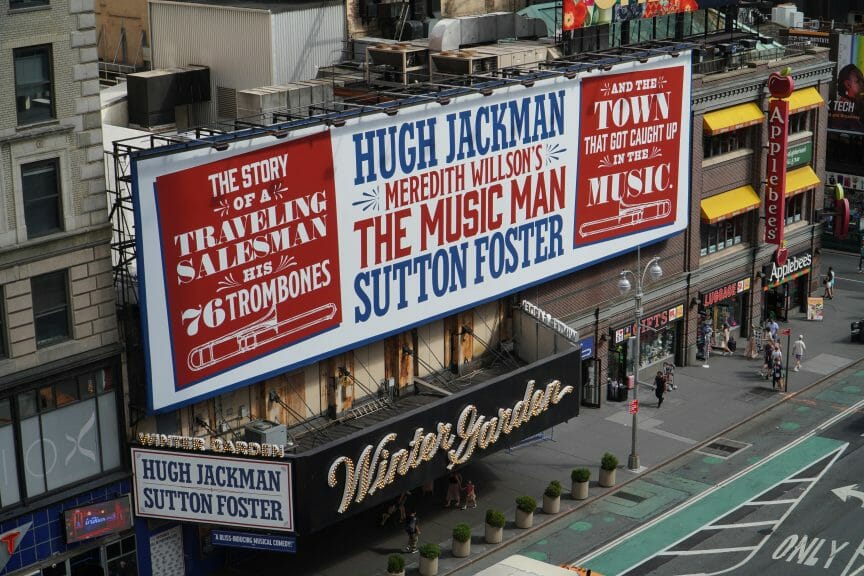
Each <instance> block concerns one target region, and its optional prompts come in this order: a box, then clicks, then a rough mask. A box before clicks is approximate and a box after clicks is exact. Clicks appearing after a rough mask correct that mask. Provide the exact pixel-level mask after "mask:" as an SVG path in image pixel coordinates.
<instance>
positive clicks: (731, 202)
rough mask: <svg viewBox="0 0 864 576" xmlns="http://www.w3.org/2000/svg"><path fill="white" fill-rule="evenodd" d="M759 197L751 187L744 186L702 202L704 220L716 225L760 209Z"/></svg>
mask: <svg viewBox="0 0 864 576" xmlns="http://www.w3.org/2000/svg"><path fill="white" fill-rule="evenodd" d="M759 204H760V200H759V195H758V194H756V191H755V190H753V188H752V187H751V186H742V187H740V188H735V189H734V190H729V191H728V192H723V193H722V194H717V195H716V196H711V197H710V198H705V199H704V200H702V220H705V221H706V222H708V223H709V224H716V223H717V222H719V221H720V220H726V219H727V218H732V217H733V216H737V215H738V214H743V213H744V212H749V211H750V210H754V209H756V208H758V207H759Z"/></svg>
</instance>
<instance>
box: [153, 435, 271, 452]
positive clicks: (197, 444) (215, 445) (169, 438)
mask: <svg viewBox="0 0 864 576" xmlns="http://www.w3.org/2000/svg"><path fill="white" fill-rule="evenodd" d="M138 443H139V444H141V445H142V446H148V447H151V448H172V449H174V450H188V451H191V452H207V451H211V452H216V453H217V454H242V455H243V456H266V457H271V458H284V457H285V446H283V445H281V444H259V443H258V442H242V441H239V440H238V441H236V442H235V441H233V440H222V439H221V438H213V439H211V440H209V441H208V440H207V439H205V438H200V437H198V436H177V435H174V434H144V433H142V432H139V433H138Z"/></svg>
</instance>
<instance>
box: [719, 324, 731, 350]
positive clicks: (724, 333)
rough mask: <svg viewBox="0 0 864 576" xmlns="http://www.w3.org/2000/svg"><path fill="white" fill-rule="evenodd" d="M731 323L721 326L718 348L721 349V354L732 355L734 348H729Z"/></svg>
mask: <svg viewBox="0 0 864 576" xmlns="http://www.w3.org/2000/svg"><path fill="white" fill-rule="evenodd" d="M729 338H730V333H729V325H728V324H725V323H724V324H723V327H722V328H720V334H718V335H717V340H718V344H717V349H718V350H720V355H721V356H732V349H731V348H729Z"/></svg>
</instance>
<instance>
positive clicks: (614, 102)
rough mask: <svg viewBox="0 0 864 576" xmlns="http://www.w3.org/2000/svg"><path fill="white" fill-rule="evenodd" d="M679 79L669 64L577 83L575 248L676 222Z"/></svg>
mask: <svg viewBox="0 0 864 576" xmlns="http://www.w3.org/2000/svg"><path fill="white" fill-rule="evenodd" d="M683 77H684V71H683V69H682V68H679V67H675V68H661V69H656V70H651V69H648V70H636V71H633V72H628V73H625V74H612V75H608V76H598V77H593V78H586V79H585V80H583V82H582V100H581V101H582V105H581V112H580V127H581V134H580V138H579V145H580V155H579V178H578V183H577V186H576V189H577V191H578V192H577V196H578V198H577V206H576V214H577V218H578V220H577V223H576V227H575V236H576V237H575V244H576V245H584V244H592V243H594V242H600V241H602V240H608V239H610V238H616V237H620V236H627V235H630V234H633V233H634V232H639V231H643V230H649V229H652V228H657V227H660V226H665V225H667V224H672V223H673V222H674V221H675V213H676V208H677V198H678V190H677V183H678V171H679V170H680V169H682V168H681V167H680V166H679V156H680V154H679V152H680V146H681V142H680V133H681V120H682V118H681V108H682V102H681V95H682V90H683ZM684 169H686V167H685V168H684Z"/></svg>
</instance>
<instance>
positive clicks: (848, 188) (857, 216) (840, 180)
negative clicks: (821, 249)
mask: <svg viewBox="0 0 864 576" xmlns="http://www.w3.org/2000/svg"><path fill="white" fill-rule="evenodd" d="M825 179H826V189H825V206H824V211H823V212H824V213H825V214H833V213H834V209H835V202H836V200H835V198H836V195H835V191H834V185H835V184H840V185H841V186H843V194H844V197H845V198H846V199H847V200H849V235H848V236H846V238H837V237H836V236H834V222H833V216H830V215H829V216H826V217H825V219H824V220H823V226H822V243H823V245H824V246H825V247H826V248H834V249H837V250H844V251H847V252H855V253H858V250H859V247H860V246H861V242H862V236H864V232H862V231H864V218H862V214H864V176H858V175H857V174H842V173H839V172H826V173H825Z"/></svg>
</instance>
